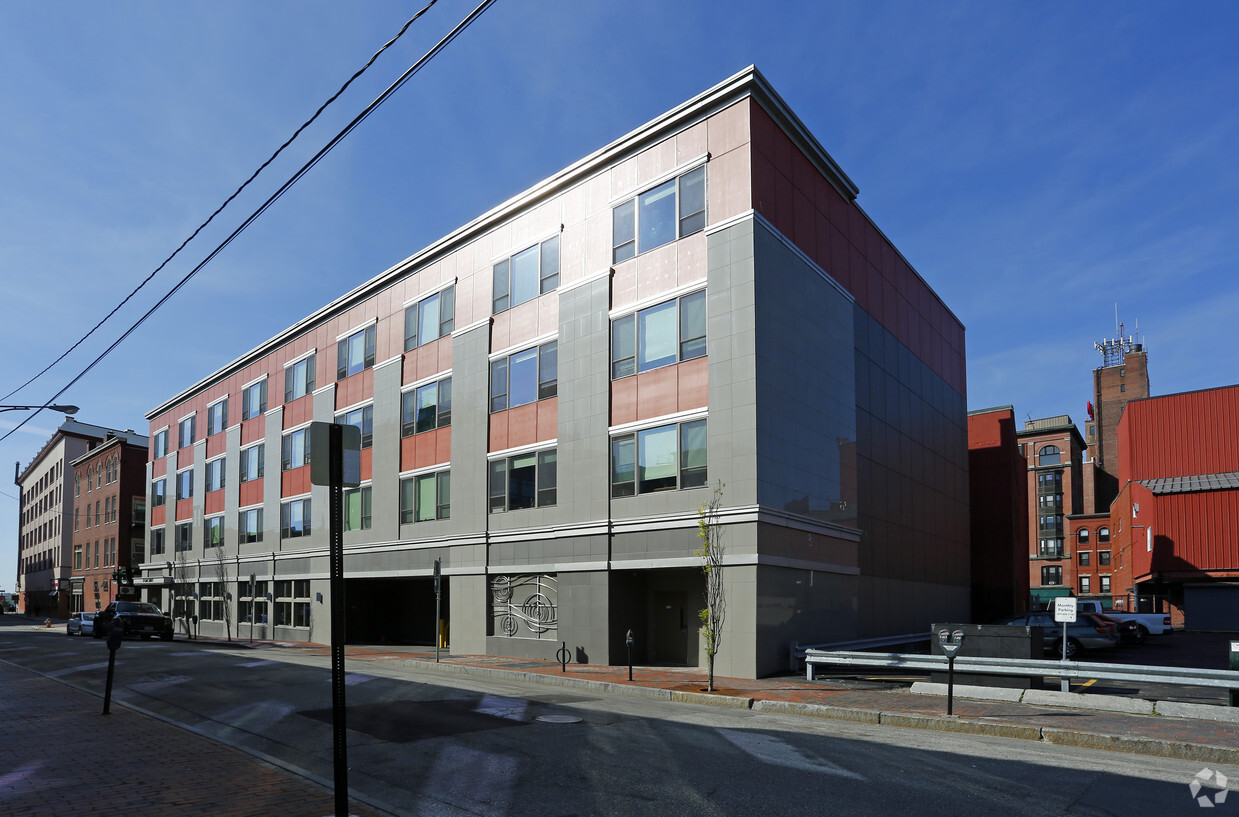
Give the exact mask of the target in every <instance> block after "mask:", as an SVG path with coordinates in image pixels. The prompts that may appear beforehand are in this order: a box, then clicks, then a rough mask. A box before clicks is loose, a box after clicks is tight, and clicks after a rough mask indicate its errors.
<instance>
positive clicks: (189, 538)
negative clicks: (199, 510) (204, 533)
mask: <svg viewBox="0 0 1239 817" xmlns="http://www.w3.org/2000/svg"><path fill="white" fill-rule="evenodd" d="M193 547H194V526H193V525H192V524H190V523H189V522H184V523H182V524H179V525H177V526H176V549H177V550H178V551H183V550H192V549H193Z"/></svg>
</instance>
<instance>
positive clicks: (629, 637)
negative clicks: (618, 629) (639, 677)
mask: <svg viewBox="0 0 1239 817" xmlns="http://www.w3.org/2000/svg"><path fill="white" fill-rule="evenodd" d="M624 643H625V644H627V645H628V680H629V681H631V680H632V630H629V631H628V639H627V640H626V641H625V642H624Z"/></svg>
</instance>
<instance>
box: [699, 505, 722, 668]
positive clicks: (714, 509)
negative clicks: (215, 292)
mask: <svg viewBox="0 0 1239 817" xmlns="http://www.w3.org/2000/svg"><path fill="white" fill-rule="evenodd" d="M723 487H724V486H723V483H722V482H719V483H718V485H716V486H715V488H714V492H713V493H712V494H710V498H709V499H707V500H706V501H705V502H703V503H701V507H700V508H699V509H698V510H697V537H698V538H699V539H700V540H701V547H700V548H698V549H697V551H696V554H697V556H699V557H700V558H701V572H702V573H703V574H704V576H705V580H706V606H705V609H703V610H701V612H700V613H698V616H699V617H700V618H701V635H702V638H704V639H705V643H706V668H707V673H708V676H709V686H708V687H707V689H708V691H710V692H714V656H715V655H717V654H718V651H719V647H721V646H722V644H723V621H724V619H726V618H727V592H726V588H725V586H724V584H723V556H724V553H725V550H726V549H725V548H724V546H723V525H722V522H721V521H720V519H719V515H720V509H721V508H722V505H723Z"/></svg>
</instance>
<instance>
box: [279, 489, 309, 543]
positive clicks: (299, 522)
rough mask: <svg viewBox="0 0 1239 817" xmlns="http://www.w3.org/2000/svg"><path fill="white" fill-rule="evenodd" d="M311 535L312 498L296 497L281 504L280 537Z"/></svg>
mask: <svg viewBox="0 0 1239 817" xmlns="http://www.w3.org/2000/svg"><path fill="white" fill-rule="evenodd" d="M309 535H310V500H308V499H294V500H293V501H291V502H285V503H283V504H281V505H280V538H281V539H294V538H296V537H298V536H309Z"/></svg>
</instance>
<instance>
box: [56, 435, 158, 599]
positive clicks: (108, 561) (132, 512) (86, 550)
mask: <svg viewBox="0 0 1239 817" xmlns="http://www.w3.org/2000/svg"><path fill="white" fill-rule="evenodd" d="M146 444H147V438H146V437H144V436H141V435H138V434H133V435H125V436H117V435H115V434H112V433H109V434H108V435H107V436H106V438H105V439H104V440H103V441H102V442H101V443H99V445H98V446H96V447H95V448H92V449H91V450H90V451H88V452H87V453H86V454H84V455H82V456H81V457H78V458H77V459H76V460H74V461H73V462H72V463H71V467H72V472H73V511H72V519H73V522H72V525H73V561H72V563H71V564H72V567H71V569H72V573H71V574H70V578H69V583H70V588H71V596H70V610H71V611H73V612H76V611H79V610H97V609H100V608H102V607H106V606H107V605H108V603H109V602H111V601H112V600H113V599H115V598H120V597H130V596H132V595H133V585H132V583H130V582H129V581H127V580H126V579H127V576H122V575H121V574H118V570H119V571H121V572H122V573H124V572H125V571H128V570H129V569H130V567H131V566H136V565H138V564H140V563H141V561H142V558H143V555H144V548H145V542H146ZM118 578H120V579H121V581H120V582H118V581H117V579H118Z"/></svg>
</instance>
